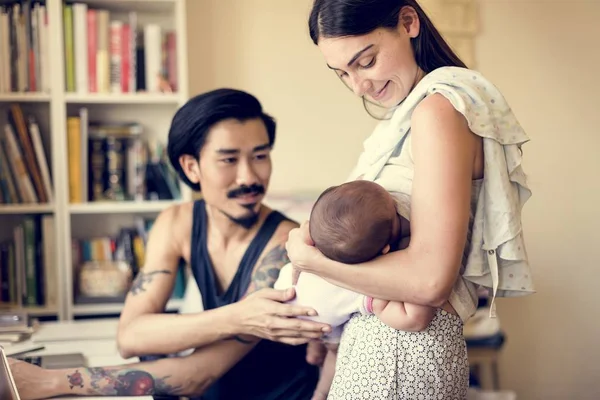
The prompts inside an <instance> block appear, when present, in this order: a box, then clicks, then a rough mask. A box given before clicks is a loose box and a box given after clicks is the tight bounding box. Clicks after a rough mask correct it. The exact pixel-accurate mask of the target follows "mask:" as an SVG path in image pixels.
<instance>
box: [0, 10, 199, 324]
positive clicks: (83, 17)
mask: <svg viewBox="0 0 600 400" xmlns="http://www.w3.org/2000/svg"><path fill="white" fill-rule="evenodd" d="M5 3H6V4H5ZM15 3H16V4H18V5H19V10H20V13H21V14H20V15H25V10H27V9H28V10H29V13H28V15H29V16H30V17H29V21H30V25H27V24H26V23H24V27H25V28H23V32H26V33H27V32H28V36H26V37H27V40H26V41H24V42H25V43H26V45H28V46H29V47H28V48H27V50H29V49H31V51H32V52H33V54H34V60H35V61H33V62H32V61H29V59H26V61H25V64H24V65H25V66H27V63H32V64H30V65H29V67H30V68H28V71H27V72H23V69H22V68H21V69H19V67H20V66H21V65H20V64H18V63H15V64H11V65H10V66H7V64H6V63H5V64H2V61H1V60H2V59H3V58H4V56H5V55H7V54H10V53H9V52H10V50H11V49H12V48H11V47H10V46H9V48H8V49H5V47H6V46H5V44H4V43H5V42H4V41H3V32H5V31H6V30H4V31H3V28H4V27H3V24H4V23H5V21H9V23H10V24H9V27H11V26H12V23H13V21H14V18H12V19H9V18H8V17H4V16H3V14H6V15H9V14H10V13H14V12H15V10H14V4H15ZM35 4H41V5H42V6H43V7H44V8H43V9H42V11H38V10H37V8H36V9H35V11H34V7H36V6H35ZM2 5H3V6H0V10H2V11H3V12H2V13H0V128H1V129H0V149H1V148H3V146H5V141H6V139H5V138H6V133H5V126H7V125H11V123H13V122H14V119H13V120H12V121H11V117H10V115H11V110H13V107H15V105H17V107H18V108H19V109H20V110H21V112H22V114H23V116H24V119H25V121H26V124H25V125H26V127H27V128H26V129H25V131H26V132H28V133H29V134H31V132H29V131H31V129H32V128H31V125H30V120H29V119H28V118H29V117H33V119H34V121H35V122H36V123H37V126H38V130H39V136H40V139H41V145H42V146H41V149H42V151H41V152H42V153H43V154H44V156H45V157H44V158H45V163H46V165H47V169H48V172H49V181H50V189H49V193H47V195H49V196H46V197H48V198H49V199H51V201H46V202H40V201H39V199H40V194H39V193H37V194H38V196H37V197H38V198H37V200H36V201H29V202H27V201H24V200H23V198H22V197H23V196H21V195H20V192H18V191H19V190H20V189H19V187H18V183H17V182H16V181H15V178H14V172H12V171H13V170H12V169H13V168H16V167H14V166H13V165H12V164H9V165H8V167H7V168H8V169H9V171H10V172H9V174H11V175H12V176H13V177H12V180H13V186H15V185H16V186H15V190H16V191H17V197H21V198H16V201H15V199H8V198H7V196H6V195H5V194H4V193H3V192H2V190H3V186H2V185H3V169H2V163H1V162H0V300H1V301H0V311H2V310H19V311H25V312H27V313H28V314H29V315H30V316H32V317H44V318H49V319H54V318H55V319H57V320H72V319H76V318H81V317H85V318H90V317H92V318H93V317H101V316H104V315H115V314H118V313H119V312H120V311H121V309H122V306H123V304H122V301H118V300H113V301H103V300H101V299H102V297H98V299H99V300H98V301H94V299H95V298H89V297H88V298H87V299H86V301H84V302H80V301H79V299H78V297H77V292H78V291H79V290H80V289H78V274H79V273H80V272H78V271H79V270H78V269H79V268H80V267H81V265H82V264H84V261H85V260H84V259H82V258H78V257H81V256H82V254H83V253H85V252H84V250H82V249H85V248H86V247H85V246H86V244H85V243H88V244H89V243H91V242H93V241H94V240H96V241H98V240H101V239H102V240H104V242H103V243H104V245H108V246H109V248H113V249H114V247H115V241H116V238H118V237H120V236H119V235H120V234H121V232H122V231H123V230H127V229H133V227H136V226H137V227H138V228H139V226H140V223H141V221H145V222H147V221H152V220H153V219H154V218H155V217H156V216H157V214H158V213H159V212H161V211H162V210H164V209H166V208H168V207H170V206H172V205H174V204H177V203H178V202H181V201H187V200H190V199H192V194H191V191H190V190H188V189H187V188H186V187H184V186H183V185H181V184H179V183H178V181H174V182H173V181H169V182H171V183H175V184H176V185H177V187H175V188H173V186H169V188H170V189H171V192H170V193H171V194H172V195H173V196H171V198H165V196H164V195H163V194H164V190H163V191H162V192H161V191H160V188H159V186H152V183H149V182H151V180H150V178H148V177H147V176H148V175H146V177H145V178H144V179H145V180H144V184H143V185H140V184H139V179H138V180H137V182H138V183H137V185H136V186H135V191H134V192H130V191H129V188H130V187H131V183H130V184H129V186H128V187H125V186H126V182H133V180H131V181H126V179H131V176H132V171H134V170H135V171H137V170H136V169H135V168H134V169H129V170H126V169H123V170H124V171H125V170H126V171H127V173H126V174H121V175H118V174H117V176H119V179H121V178H122V181H120V180H119V181H118V182H119V183H121V187H122V189H123V190H122V192H124V195H116V194H115V193H118V191H113V190H112V189H110V190H108V189H107V188H106V187H104V189H105V190H104V191H100V192H101V194H102V195H103V197H102V198H100V197H98V196H97V195H98V193H99V192H98V191H94V190H92V189H90V187H91V186H92V183H93V184H96V185H98V184H99V183H98V182H97V181H94V177H93V174H92V173H91V172H89V171H91V170H92V166H91V157H92V156H93V155H94V154H96V153H92V152H91V151H92V150H91V148H92V144H91V143H92V140H93V139H94V138H98V137H102V138H104V139H101V140H103V142H102V143H104V144H103V145H104V146H108V145H107V144H106V141H107V139H105V137H112V136H111V135H113V134H112V133H110V132H109V133H108V134H106V132H107V131H106V129H108V128H107V127H109V128H114V126H117V125H118V126H119V127H121V128H123V126H124V125H125V124H128V125H127V127H128V128H131V126H132V125H131V124H135V127H134V128H135V129H134V128H131V129H134V130H136V132H135V133H134V132H133V130H131V131H128V132H125V133H124V132H123V131H119V134H117V136H119V135H120V136H119V137H120V138H121V139H123V142H122V143H124V144H122V145H123V146H130V147H124V148H125V149H126V150H127V152H126V153H124V154H125V155H126V158H123V159H121V162H122V163H125V164H126V165H125V166H124V167H123V168H133V167H131V165H132V164H131V161H130V160H131V159H132V158H131V157H133V156H132V155H131V154H132V153H133V151H132V150H131V148H132V147H131V146H133V145H131V144H130V143H132V142H136V140H137V143H138V146H139V143H142V146H143V148H144V149H146V151H147V152H146V153H144V154H145V157H142V161H143V162H144V163H146V164H143V163H142V161H140V160H138V162H137V164H133V165H137V166H138V167H139V166H140V165H144V169H145V170H146V173H147V174H149V172H147V171H149V170H150V167H146V166H147V165H150V164H151V163H153V162H155V163H159V161H160V160H158V158H160V157H158V158H157V157H154V158H152V154H157V153H158V154H161V153H164V149H165V147H166V141H167V134H168V128H169V125H170V122H171V119H172V117H173V115H174V113H175V112H176V110H177V109H178V108H179V107H180V106H182V105H183V104H184V103H185V102H186V101H187V99H188V76H187V54H186V51H187V50H186V49H187V38H186V16H185V15H186V0H77V1H67V2H65V1H64V0H45V1H43V2H39V1H33V0H32V1H27V0H21V1H13V2H2ZM76 5H77V6H76ZM82 5H83V6H82ZM66 6H69V7H68V8H70V10H69V11H68V12H67V11H66V9H67V7H66ZM26 7H29V8H26ZM37 7H39V6H37ZM91 10H95V12H93V14H94V17H93V18H92V17H91V16H90V13H89V11H91ZM100 11H102V14H104V16H103V17H99V15H100V14H101V12H100ZM44 13H45V14H44ZM15 15H18V14H15ZM90 18H92V21H95V23H96V25H93V24H92V25H90V24H91V22H90ZM102 18H104V19H102ZM101 19H102V22H99V21H100V20H101ZM34 25H35V26H34ZM132 26H135V27H136V29H135V30H133V31H135V33H137V38H135V35H134V36H132V35H131V33H130V32H132V29H131V27H132ZM81 29H84V31H82V30H81ZM7 32H8V31H7ZM82 32H84V33H85V35H82ZM90 32H92V36H95V38H93V39H91V38H90ZM128 32H129V34H128ZM10 35H12V33H10V34H9V39H7V40H9V41H10V40H11V39H10ZM82 37H83V38H84V39H81V38H82ZM116 38H120V41H119V42H116V43H115V42H114V41H115V40H116ZM111 39H112V40H111ZM136 39H137V40H136ZM152 40H158V41H160V43H156V42H154V41H152ZM91 43H95V46H97V51H92V50H90V49H91V48H93V47H90V46H92V45H91ZM135 43H137V45H136V44H135ZM127 45H129V47H127ZM17 47H18V46H17ZM102 48H103V49H105V50H106V52H105V53H102V54H103V55H102V58H101V56H100V55H99V54H100V50H101V49H102ZM140 49H143V51H142V52H140ZM13 51H14V50H13ZM157 51H158V53H157ZM28 53H29V51H27V54H28ZM91 53H93V58H92V55H91ZM17 54H18V51H17ZM81 54H84V55H85V57H81ZM9 58H10V59H12V57H9ZM83 59H85V60H83ZM140 60H143V62H142V63H141V65H140ZM90 65H95V66H96V68H93V69H94V71H93V72H92V70H91V69H90ZM100 66H102V67H100ZM134 66H135V67H134ZM117 67H118V68H117ZM152 67H157V68H158V69H159V70H160V71H162V72H163V73H164V79H163V80H162V81H160V82H159V80H158V79H156V80H148V79H146V77H145V76H144V75H148V76H150V73H151V72H152V71H154V70H153V69H152ZM7 68H8V69H9V72H8V73H7V72H6V71H7ZM105 68H106V69H105ZM127 68H129V73H127V72H126V71H127ZM82 71H83V72H82ZM115 71H117V72H115ZM134 71H135V74H134V73H133V72H134ZM19 74H21V75H20V76H26V77H27V78H24V79H23V80H22V81H19V78H18V77H17V78H15V77H14V76H13V75H17V76H19ZM94 74H95V75H94ZM100 75H101V76H100ZM107 80H108V81H107ZM34 81H35V83H34ZM157 82H158V83H157ZM164 85H167V86H169V87H166V86H164ZM75 120H78V123H79V124H78V125H77V127H78V128H77V130H74V128H73V127H74V126H75V125H74V121H75ZM13 128H14V130H17V129H18V128H17V127H16V125H13ZM103 129H104V130H103ZM111 132H112V131H111ZM14 134H15V137H16V138H17V139H19V134H18V132H15V133H14ZM19 140H20V139H19ZM30 140H31V142H32V143H33V142H34V139H30ZM99 140H100V139H99ZM117 142H118V141H114V142H112V143H113V144H114V143H117ZM38 143H39V142H38ZM74 143H76V145H75V144H74ZM118 143H121V142H118ZM19 144H20V149H21V150H23V161H24V163H23V164H24V169H25V170H26V173H27V174H28V175H31V176H33V173H32V172H31V169H30V168H28V166H27V163H26V162H25V161H27V160H25V158H26V155H25V150H24V147H26V146H25V145H24V144H21V142H19ZM86 144H87V145H86ZM76 149H81V151H80V152H79V153H77V152H76V151H75V150H76ZM103 149H106V147H103ZM149 149H150V150H149ZM151 149H154V150H156V149H158V150H157V153H153V152H152V150H151ZM34 150H35V149H34ZM35 151H37V152H39V150H35ZM107 153H108V151H107ZM111 154H112V153H111ZM36 155H37V153H35V154H33V155H32V157H34V158H33V159H35V160H36V161H35V163H34V167H35V166H37V167H38V173H39V174H40V175H41V172H40V170H41V164H42V161H40V159H39V158H37V157H36ZM82 156H83V157H82ZM0 157H2V153H0ZM7 157H8V158H10V157H9V156H7ZM11 160H12V159H11ZM74 160H75V161H74ZM107 160H109V161H106V163H105V166H104V168H109V166H107V165H113V164H110V158H109V157H108V156H107ZM123 160H126V161H123ZM151 160H153V161H151ZM127 163H129V164H127ZM119 165H121V164H119ZM34 167H31V168H34ZM160 171H163V170H162V169H160ZM171 172H172V171H171ZM105 173H106V171H105ZM112 173H113V175H108V176H109V177H114V173H115V172H114V171H112ZM164 174H166V172H165V173H164ZM159 175H160V174H159ZM167 175H168V174H167ZM160 176H162V175H160ZM128 177H129V178H128ZM31 180H32V186H33V189H34V192H35V191H36V190H39V191H41V190H43V187H36V185H35V182H33V178H31ZM109 180H110V179H108V180H106V179H105V181H104V184H105V185H110V183H107V181H109ZM165 180H166V178H165ZM6 182H7V181H6ZM42 183H43V180H42ZM142 186H143V193H142V192H140V191H139V190H141V189H140V187H142ZM151 186H152V188H154V189H151ZM162 187H163V188H164V187H165V186H164V185H163V186H162ZM74 192H76V193H77V195H75V196H74V195H73V193H74ZM108 192H110V193H112V194H113V195H114V196H112V197H111V196H110V195H107V196H104V194H105V193H108ZM150 192H153V193H158V195H154V196H152V195H151V194H150ZM122 194H123V193H122ZM9 197H10V196H9ZM104 197H108V198H104ZM30 200H31V199H30ZM31 221H35V227H36V228H35V230H34V231H35V232H37V233H36V234H37V235H38V236H36V238H37V239H36V240H38V241H37V242H36V243H37V245H39V248H40V249H38V248H37V247H36V250H35V251H33V252H32V253H31V254H34V253H35V255H36V257H37V258H36V259H35V260H36V261H35V262H29V263H28V261H27V257H26V256H25V255H26V254H29V253H27V250H23V247H24V248H25V249H27V246H26V244H27V243H28V242H27V232H28V231H27V228H23V226H25V227H28V226H31ZM27 224H29V225H27ZM145 226H149V225H145ZM22 232H25V233H22ZM146 233H147V231H146ZM19 235H20V236H19ZM19 238H20V239H19ZM23 238H25V241H24V242H21V243H20V247H19V248H18V249H16V243H17V239H19V240H23ZM107 238H108V239H111V238H112V242H111V241H110V240H108V241H107ZM74 241H75V243H79V246H80V247H77V245H75V244H74ZM88 241H89V242H88ZM3 243H6V244H7V245H6V248H7V249H10V250H6V251H5V253H6V254H9V255H12V256H14V255H15V253H19V252H22V253H23V255H24V256H23V257H22V258H23V260H21V262H20V263H17V264H15V266H14V267H12V268H14V270H13V271H12V272H11V274H13V275H11V276H12V277H13V278H14V277H15V276H17V277H20V278H15V279H16V283H14V280H13V284H12V286H16V287H17V288H16V289H15V288H13V287H12V286H11V289H10V290H8V289H6V290H5V291H4V292H3V291H2V288H3V285H6V284H7V282H8V281H11V280H10V279H9V278H10V277H9V273H8V272H6V273H5V272H3V268H5V265H4V264H3V260H4V259H3V257H4V258H6V257H9V256H6V255H4V256H3V247H2V244H3ZM10 243H12V245H10ZM23 243H25V245H23ZM96 245H97V242H94V244H93V245H92V244H90V245H89V246H92V247H93V246H96ZM111 246H112V247H111ZM132 247H133V245H132ZM116 248H118V243H117V245H116ZM75 249H79V250H78V251H79V252H77V251H76V250H75ZM105 249H106V246H105ZM19 254H21V253H19ZM40 254H41V255H40ZM87 255H88V256H89V254H87ZM113 256H114V252H113ZM108 257H110V255H109V256H108ZM80 260H81V261H80ZM29 261H31V260H29ZM32 263H33V264H32ZM30 264H31V265H35V268H37V270H36V271H37V272H40V271H42V272H40V276H42V278H41V279H42V280H43V281H42V282H38V283H37V292H36V294H37V303H36V298H35V297H34V298H33V299H29V300H28V295H29V294H30V292H31V291H32V288H31V287H29V286H28V282H29V281H28V280H27V276H28V275H27V274H28V273H31V271H32V270H31V268H34V267H32V266H31V265H30ZM18 268H25V270H18ZM27 268H29V269H27ZM15 274H16V275H15ZM30 279H31V278H30ZM40 288H42V289H40ZM25 292H27V296H26V295H25V294H26V293H25ZM6 296H8V297H6ZM181 304H182V300H181V299H179V298H173V299H171V300H170V301H169V303H168V304H167V310H168V311H175V310H177V309H178V308H179V307H180V306H181Z"/></svg>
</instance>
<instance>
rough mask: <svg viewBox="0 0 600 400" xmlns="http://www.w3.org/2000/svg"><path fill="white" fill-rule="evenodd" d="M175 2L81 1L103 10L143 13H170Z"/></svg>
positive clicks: (134, 0)
mask: <svg viewBox="0 0 600 400" xmlns="http://www.w3.org/2000/svg"><path fill="white" fill-rule="evenodd" d="M176 1H177V0H81V1H80V2H81V3H86V4H88V5H90V6H92V7H95V8H105V9H108V10H110V11H113V12H114V11H117V12H118V11H121V12H129V11H137V12H144V13H153V14H154V13H165V12H167V13H172V12H173V11H172V10H173V7H175V3H176Z"/></svg>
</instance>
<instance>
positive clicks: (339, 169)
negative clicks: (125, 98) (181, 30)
mask: <svg viewBox="0 0 600 400" xmlns="http://www.w3.org/2000/svg"><path fill="white" fill-rule="evenodd" d="M188 4H189V6H188V7H189V12H188V26H189V27H190V28H189V29H190V36H189V38H190V39H189V44H190V46H189V48H190V54H189V56H188V57H189V62H190V69H189V75H190V95H193V94H196V93H200V92H203V91H206V90H211V89H214V88H218V87H223V86H227V87H233V88H238V89H243V90H246V91H249V92H250V93H252V94H254V95H255V96H257V97H258V98H259V100H260V101H261V102H262V104H263V106H264V108H265V110H266V111H267V112H269V113H271V114H272V115H273V116H274V117H275V118H277V120H278V124H279V125H278V136H277V139H276V145H275V150H274V152H273V162H274V172H273V177H272V184H271V192H278V193H280V192H287V191H310V192H314V191H315V190H318V191H320V190H321V189H325V188H326V187H327V186H329V185H331V184H335V183H338V182H339V181H340V180H343V179H345V178H346V176H347V174H349V172H350V169H351V168H352V167H353V165H354V162H355V160H356V157H357V156H358V154H359V153H360V150H361V143H362V140H363V139H364V138H366V136H367V135H368V134H369V133H370V132H371V130H372V128H373V127H374V125H375V122H376V121H374V120H373V119H372V118H370V117H369V116H368V115H367V114H366V112H364V111H363V108H362V103H361V102H360V100H359V99H358V98H356V97H354V96H353V95H352V93H351V92H350V91H349V90H348V89H346V87H345V86H344V85H343V84H342V83H341V81H339V80H338V79H337V78H336V77H335V75H334V73H333V72H332V71H331V70H329V69H328V68H327V66H326V65H325V61H324V60H323V59H322V58H321V54H320V53H319V51H318V49H317V47H316V46H315V45H313V43H312V41H311V40H310V37H309V35H308V24H307V17H306V16H307V15H308V12H309V9H310V5H311V4H312V2H311V1H309V0H279V1H277V0H243V1H241V0H202V1H200V0H192V1H188ZM349 117H350V118H349ZM342 146H344V149H343V150H342ZM313 160H314V161H313ZM323 171H327V173H323Z"/></svg>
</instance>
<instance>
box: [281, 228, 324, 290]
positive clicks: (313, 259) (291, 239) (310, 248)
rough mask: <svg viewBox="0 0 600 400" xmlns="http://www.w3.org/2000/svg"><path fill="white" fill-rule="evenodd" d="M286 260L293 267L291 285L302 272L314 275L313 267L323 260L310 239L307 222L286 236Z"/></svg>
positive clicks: (322, 256) (321, 254)
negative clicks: (288, 260)
mask: <svg viewBox="0 0 600 400" xmlns="http://www.w3.org/2000/svg"><path fill="white" fill-rule="evenodd" d="M285 249H286V250H287V255H288V258H289V259H290V261H291V263H292V264H293V265H294V277H293V284H294V285H295V284H296V282H297V280H298V275H299V274H300V272H302V271H310V272H313V273H316V272H317V271H315V267H317V266H318V265H319V262H320V261H322V260H323V258H325V256H324V255H323V253H321V252H320V251H319V249H317V248H316V247H315V242H313V241H312V239H311V238H310V232H309V229H308V221H304V222H303V223H302V225H300V227H299V228H294V229H292V230H291V231H290V233H289V235H288V241H287V243H286V244H285Z"/></svg>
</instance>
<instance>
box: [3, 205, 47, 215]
mask: <svg viewBox="0 0 600 400" xmlns="http://www.w3.org/2000/svg"><path fill="white" fill-rule="evenodd" d="M52 212H54V205H53V204H0V214H46V213H52Z"/></svg>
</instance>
